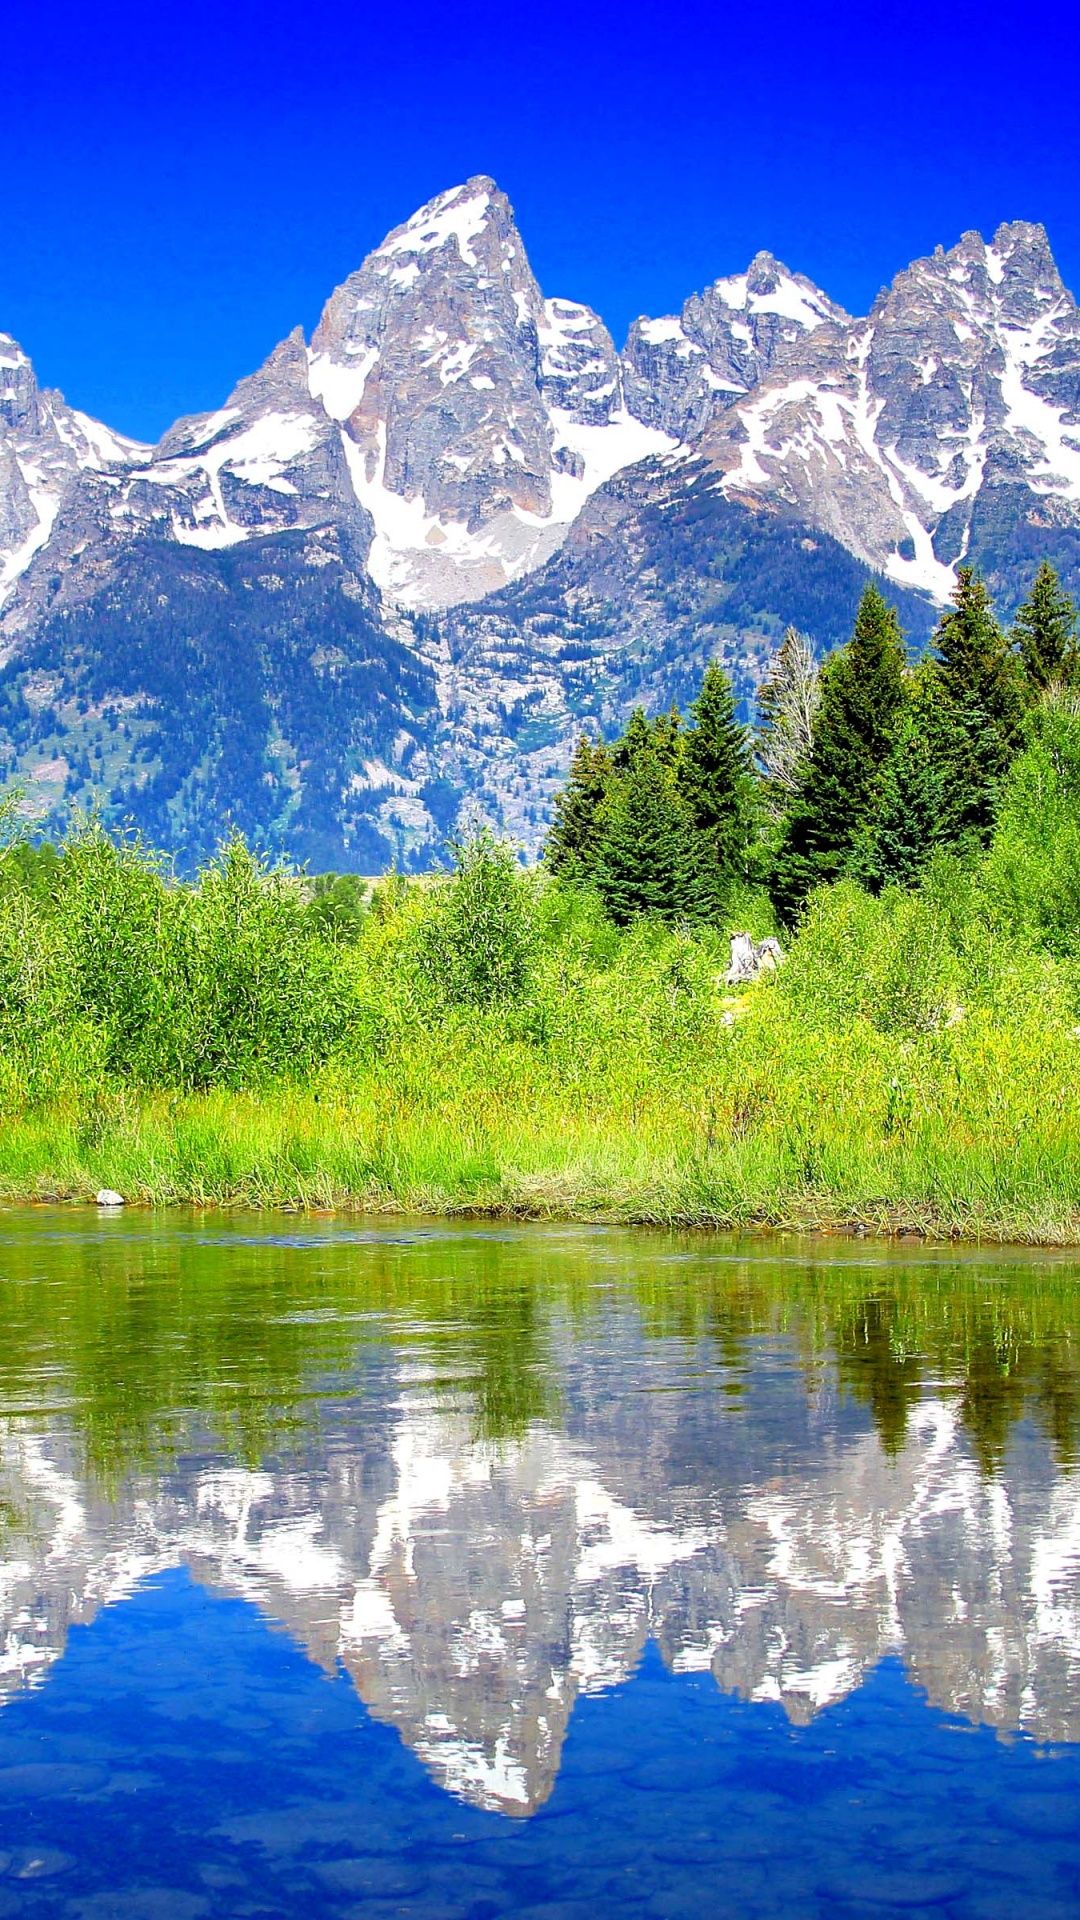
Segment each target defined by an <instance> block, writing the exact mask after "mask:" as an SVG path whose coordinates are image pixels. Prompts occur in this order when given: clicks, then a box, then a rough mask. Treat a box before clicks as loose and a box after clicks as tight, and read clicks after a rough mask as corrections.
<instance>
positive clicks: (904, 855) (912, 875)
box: [848, 662, 949, 893]
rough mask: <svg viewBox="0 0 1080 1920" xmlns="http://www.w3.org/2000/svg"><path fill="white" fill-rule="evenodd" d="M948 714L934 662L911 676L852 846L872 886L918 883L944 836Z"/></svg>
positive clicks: (852, 866) (857, 871)
mask: <svg viewBox="0 0 1080 1920" xmlns="http://www.w3.org/2000/svg"><path fill="white" fill-rule="evenodd" d="M948 737H949V730H948V720H947V716H946V715H945V714H944V711H943V707H942V701H941V697H940V693H939V691H938V685H937V679H936V676H935V674H934V672H933V668H932V665H931V663H929V662H924V663H921V664H920V666H918V667H917V668H916V669H915V671H914V673H913V674H912V675H911V676H910V677H909V681H908V698H907V703H906V706H905V709H904V711H903V713H902V714H901V717H900V721H899V724H898V726H897V731H896V739H895V741H894V743H893V747H892V751H891V753H890V754H889V757H888V759H887V761H886V762H885V766H884V768H883V771H882V775H881V787H880V791H879V794H878V800H877V805H876V807H875V809H874V812H873V814H872V815H871V817H870V818H869V819H868V820H867V821H866V822H865V824H864V827H863V830H862V833H861V834H860V836H859V838H858V839H857V840H856V842H855V845H854V846H853V848H852V854H851V859H850V861H849V865H848V870H849V872H850V873H851V874H852V876H853V877H854V878H855V879H857V880H859V881H860V882H861V883H862V885H863V886H866V887H869V888H870V890H871V892H873V893H879V892H880V891H881V889H882V887H885V886H890V885H895V886H901V887H914V886H917V885H918V882H919V880H920V878H921V876H922V874H923V872H924V871H925V869H926V864H927V861H928V860H929V859H930V858H931V856H932V854H933V852H934V849H935V847H937V846H940V845H941V844H942V843H943V841H944V839H945V836H946V831H947V823H946V812H945V806H946V789H947V772H946V769H947V760H946V746H947V741H948Z"/></svg>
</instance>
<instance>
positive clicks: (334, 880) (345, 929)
mask: <svg viewBox="0 0 1080 1920" xmlns="http://www.w3.org/2000/svg"><path fill="white" fill-rule="evenodd" d="M310 888H311V898H310V900H309V902H308V920H309V922H310V924H311V925H312V926H313V927H317V928H318V930H319V932H320V933H325V934H327V935H328V936H329V937H330V939H332V940H343V941H355V940H356V939H357V938H358V936H359V933H360V929H361V928H362V926H363V924H364V916H365V914H366V912H367V907H368V887H367V882H366V881H364V880H361V879H360V877H359V875H358V874H355V873H317V874H316V875H315V876H314V878H313V879H312V881H311V882H310Z"/></svg>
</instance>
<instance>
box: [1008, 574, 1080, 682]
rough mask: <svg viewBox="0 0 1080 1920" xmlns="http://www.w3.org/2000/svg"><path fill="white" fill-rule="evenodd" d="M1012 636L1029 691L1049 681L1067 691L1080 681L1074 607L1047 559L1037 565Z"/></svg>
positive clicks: (1079, 654)
mask: <svg viewBox="0 0 1080 1920" xmlns="http://www.w3.org/2000/svg"><path fill="white" fill-rule="evenodd" d="M1012 640H1013V645H1014V647H1015V648H1016V651H1017V654H1018V656H1019V660H1020V665H1021V667H1022V668H1023V671H1024V677H1025V679H1026V680H1027V683H1028V688H1029V690H1030V691H1031V693H1032V694H1036V695H1037V694H1040V693H1043V692H1045V690H1046V688H1047V687H1049V686H1051V685H1054V686H1060V687H1067V688H1068V689H1069V690H1070V691H1073V690H1074V689H1075V688H1076V687H1077V686H1078V685H1080V647H1078V646H1077V644H1076V608H1075V606H1074V605H1073V602H1072V600H1071V599H1070V597H1069V595H1068V594H1067V593H1066V592H1065V590H1064V588H1063V587H1062V585H1061V582H1060V580H1059V579H1058V577H1057V574H1056V573H1055V572H1054V569H1053V567H1052V566H1051V565H1050V562H1049V560H1044V561H1043V563H1042V565H1041V566H1040V568H1039V571H1038V573H1037V574H1036V575H1035V579H1034V582H1033V583H1032V588H1031V592H1030V593H1029V595H1028V597H1027V599H1026V600H1025V601H1024V604H1023V606H1022V607H1021V608H1020V609H1019V611H1018V613H1017V615H1016V619H1015V620H1014V621H1013V630H1012Z"/></svg>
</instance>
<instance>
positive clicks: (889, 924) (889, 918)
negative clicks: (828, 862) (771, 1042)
mask: <svg viewBox="0 0 1080 1920" xmlns="http://www.w3.org/2000/svg"><path fill="white" fill-rule="evenodd" d="M960 971H961V970H960V964H959V960H958V958H957V955H956V951H955V948H954V945H953V942H952V939H951V938H950V927H949V924H948V921H947V919H946V917H945V916H944V915H943V914H942V913H941V912H939V911H935V908H934V907H933V905H932V904H931V903H930V902H928V901H926V900H924V899H923V898H921V897H920V896H919V895H918V894H912V893H905V892H903V891H901V890H900V889H899V888H891V889H889V890H888V891H887V892H885V893H883V894H882V895H881V896H880V897H879V898H877V899H875V898H873V897H872V896H871V895H869V894H867V893H865V892H864V891H863V889H862V888H861V887H859V886H858V885H856V883H855V882H854V881H852V880H845V881H842V882H841V883H839V884H838V885H837V886H834V887H828V888H824V889H822V890H821V891H819V892H818V893H816V894H815V895H814V897H813V899H812V900H811V901H810V904H809V906H808V908H807V912H806V916H805V918H804V920H803V923H802V925H801V927H800V931H799V938H798V939H797V940H796V941H795V943H794V945H793V947H792V950H791V954H790V956H789V959H788V963H787V965H786V966H785V967H784V968H783V970H782V971H781V973H780V976H779V980H778V985H777V994H778V997H779V998H780V999H781V1001H782V1002H783V1004H784V1006H785V1008H786V1009H788V1010H789V1012H790V1014H791V1016H793V1017H795V1018H799V1019H805V1020H808V1021H812V1022H815V1023H817V1024H820V1025H824V1026H831V1027H843V1026H846V1025H849V1024H850V1023H851V1022H853V1021H863V1020H864V1021H866V1022H867V1024H868V1025H869V1026H871V1027H874V1028H876V1029H877V1031H878V1032H880V1033H891V1034H901V1035H907V1036H914V1035H916V1034H920V1033H929V1032H932V1031H934V1030H935V1029H936V1028H938V1027H940V1026H942V1025H943V1023H944V1022H945V1021H946V1020H947V1018H948V1016H949V1012H950V1009H951V1008H952V1007H953V1006H954V1005H955V1003H956V995H957V990H958V986H959V980H960Z"/></svg>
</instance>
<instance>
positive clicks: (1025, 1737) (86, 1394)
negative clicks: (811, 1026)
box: [0, 1211, 1080, 1920]
mask: <svg viewBox="0 0 1080 1920" xmlns="http://www.w3.org/2000/svg"><path fill="white" fill-rule="evenodd" d="M262 1224H263V1223H258V1224H257V1225H256V1227H255V1228H253V1226H252V1223H251V1221H250V1219H248V1220H246V1221H242V1222H235V1223H234V1222H231V1221H229V1220H228V1219H221V1218H217V1219H215V1218H214V1217H212V1216H201V1217H196V1216H192V1217H183V1216H181V1217H171V1218H169V1219H162V1220H154V1219H148V1218H145V1217H143V1218H139V1217H130V1218H127V1219H125V1220H123V1221H112V1220H108V1221H106V1220H103V1221H101V1222H97V1221H94V1220H89V1221H88V1220H87V1218H86V1216H84V1215H76V1214H74V1213H71V1214H67V1213H59V1212H55V1213H54V1212H49V1211H36V1212H34V1213H33V1214H25V1215H24V1214H20V1213H9V1214H5V1215H3V1216H0V1312H2V1314H3V1321H2V1324H3V1328H4V1336H5V1337H4V1340H3V1342H2V1344H0V1630H2V1635H3V1639H2V1648H3V1651H2V1654H0V1699H2V1700H3V1703H4V1704H3V1710H2V1712H0V1920H3V1916H4V1915H5V1914H9V1913H11V1914H17V1913H23V1912H26V1913H28V1914H33V1913H54V1912H55V1913H57V1914H60V1913H63V1914H70V1915H74V1916H81V1915H86V1916H87V1917H88V1920H91V1917H96V1916H102V1920H104V1917H105V1916H112V1915H116V1916H124V1917H125V1920H128V1917H130V1920H143V1917H144V1916H145V1920H158V1917H159V1916H160V1917H161V1920H166V1917H167V1916H174V1915H175V1916H177V1920H184V1917H186V1916H189V1915H190V1916H196V1915H201V1914H206V1915H208V1916H217V1915H222V1916H224V1915H234V1914H247V1913H250V1914H264V1915H267V1914H283V1915H284V1914H299V1913H303V1914H320V1915H321V1914H323V1913H326V1914H338V1913H340V1914H342V1915H346V1914H349V1915H351V1914H363V1915H365V1916H372V1917H375V1916H378V1915H381V1914H391V1913H411V1914H416V1915H421V1916H424V1917H425V1920H436V1916H439V1915H444V1914H445V1915H454V1916H461V1917H462V1920H466V1916H468V1917H470V1920H489V1916H490V1917H493V1916H497V1915H501V1914H504V1913H506V1914H510V1913H514V1914H529V1915H533V1916H535V1920H539V1916H541V1915H544V1916H547V1920H576V1916H578V1915H579V1914H580V1915H581V1916H584V1915H586V1913H588V1915H589V1916H590V1920H596V1916H597V1915H598V1914H601V1915H603V1914H612V1915H616V1916H622V1915H624V1914H625V1915H628V1916H629V1915H641V1916H643V1917H644V1916H656V1917H657V1920H662V1916H671V1920H677V1916H679V1915H683V1914H686V1915H691V1914H694V1915H698V1914H700V1915H706V1914H713V1913H717V1912H730V1913H733V1914H740V1915H741V1914H746V1915H754V1914H762V1915H766V1914H769V1915H781V1914H783V1915H785V1916H787V1915H795V1916H799V1915H804V1914H805V1915H815V1916H818V1915H820V1916H825V1915H829V1916H831V1915H841V1916H842V1915H845V1914H849V1913H850V1914H851V1915H856V1914H866V1915H872V1914H874V1913H888V1912H900V1911H903V1912H906V1913H909V1914H910V1913H912V1912H915V1913H920V1912H925V1913H927V1914H929V1913H931V1912H932V1913H934V1914H944V1915H956V1916H958V1917H959V1916H965V1920H966V1917H967V1916H972V1917H973V1920H974V1917H975V1916H984V1915H985V1916H987V1920H989V1917H990V1916H992V1915H1002V1916H1004V1915H1010V1916H1011V1915H1014V1914H1018V1913H1020V1912H1022V1913H1023V1914H1025V1915H1036V1916H1038V1915H1042V1914H1046V1915H1049V1914H1054V1915H1066V1914H1075V1913H1076V1912H1077V1911H1080V1745H1078V1740H1080V1732H1078V1729H1080V1475H1078V1473H1077V1469H1076V1465H1075V1458H1076V1445H1077V1439H1078V1422H1080V1394H1078V1386H1080V1364H1078V1353H1080V1348H1078V1340H1077V1332H1078V1322H1080V1312H1078V1309H1077V1305H1076V1301H1077V1289H1076V1282H1077V1278H1078V1277H1080V1264H1078V1263H1076V1262H1075V1261H1074V1260H1073V1259H1072V1258H1067V1257H1065V1256H1054V1257H1041V1256H1020V1255H986V1254H981V1255H977V1254H972V1253H967V1254H964V1255H960V1256H958V1255H956V1254H954V1253H952V1252H950V1251H948V1250H945V1251H931V1250H923V1249H916V1250H914V1251H911V1250H901V1249H896V1248H875V1247H867V1246H852V1245H849V1244H846V1243H843V1242H835V1243H821V1242H818V1243H800V1242H797V1241H786V1242H779V1243H769V1242H765V1241H758V1242H747V1243H737V1242H733V1241H731V1240H719V1239H718V1240H715V1241H707V1240H700V1239H693V1240H690V1239H687V1240H676V1239H673V1238H672V1237H670V1236H665V1235H655V1234H637V1235H635V1234H628V1233H603V1232H600V1231H599V1230H597V1231H592V1230H567V1229H537V1228H522V1229H498V1230H494V1231H490V1232H488V1231H485V1230H483V1229H475V1228H473V1229H468V1228H462V1229H456V1230H447V1231H444V1230H442V1229H441V1228H432V1227H431V1226H430V1225H428V1224H420V1225H418V1226H416V1227H413V1226H412V1225H411V1224H407V1225H405V1226H402V1224H401V1223H394V1224H393V1225H392V1226H390V1227H388V1230H387V1231H386V1232H385V1233H382V1232H380V1231H378V1230H372V1229H371V1228H370V1227H369V1226H368V1225H366V1224H365V1226H364V1227H363V1228H362V1229H361V1230H357V1228H356V1227H355V1226H342V1227H340V1228H339V1227H338V1226H337V1225H336V1223H333V1222H320V1223H318V1224H315V1225H313V1226H312V1227H311V1228H310V1230H308V1229H307V1228H305V1227H296V1228H295V1229H294V1228H293V1227H292V1225H291V1223H290V1228H289V1230H287V1231H285V1232H283V1231H282V1230H281V1222H280V1221H276V1222H267V1223H265V1225H266V1231H265V1232H263V1231H260V1230H259V1228H260V1227H261V1225H262Z"/></svg>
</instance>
